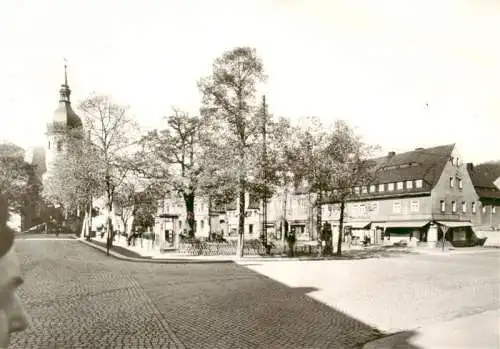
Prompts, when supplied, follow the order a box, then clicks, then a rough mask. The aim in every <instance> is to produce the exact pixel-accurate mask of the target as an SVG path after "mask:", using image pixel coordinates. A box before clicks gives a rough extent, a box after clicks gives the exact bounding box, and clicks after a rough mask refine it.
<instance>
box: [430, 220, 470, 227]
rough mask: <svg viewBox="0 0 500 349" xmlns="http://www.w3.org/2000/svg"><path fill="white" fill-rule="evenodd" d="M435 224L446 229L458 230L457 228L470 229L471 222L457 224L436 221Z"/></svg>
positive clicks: (454, 222)
mask: <svg viewBox="0 0 500 349" xmlns="http://www.w3.org/2000/svg"><path fill="white" fill-rule="evenodd" d="M436 223H437V224H441V225H444V226H446V227H448V228H459V227H472V223H471V222H457V221H450V222H446V221H436Z"/></svg>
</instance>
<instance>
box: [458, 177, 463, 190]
mask: <svg viewBox="0 0 500 349" xmlns="http://www.w3.org/2000/svg"><path fill="white" fill-rule="evenodd" d="M463 188H464V183H463V182H462V179H461V178H459V179H458V189H463Z"/></svg>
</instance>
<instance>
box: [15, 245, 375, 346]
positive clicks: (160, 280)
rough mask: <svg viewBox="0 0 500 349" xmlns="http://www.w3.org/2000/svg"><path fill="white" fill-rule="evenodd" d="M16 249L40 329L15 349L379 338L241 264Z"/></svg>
mask: <svg viewBox="0 0 500 349" xmlns="http://www.w3.org/2000/svg"><path fill="white" fill-rule="evenodd" d="M16 249H17V251H18V253H19V255H20V258H21V260H22V267H23V273H24V277H25V280H26V281H25V284H24V285H22V286H21V289H20V296H21V298H22V299H23V301H24V302H25V305H26V308H27V310H28V312H29V313H30V315H31V316H32V322H33V327H32V328H31V329H30V330H28V331H26V332H24V333H19V334H15V335H13V338H12V345H11V346H10V347H9V348H19V349H20V348H23V349H26V348H37V349H38V348H40V349H41V348H93V349H94V348H231V349H233V348H271V349H273V348H276V349H277V348H359V347H360V346H361V344H363V343H366V342H368V341H371V340H374V339H376V338H378V337H380V335H381V334H380V332H378V331H377V330H376V329H374V328H373V327H370V326H367V325H365V324H364V323H362V322H360V321H358V320H356V319H354V318H352V317H350V316H348V315H346V314H344V313H342V312H339V311H337V310H335V309H333V308H331V307H327V306H325V305H323V304H322V303H320V302H317V301H315V300H314V299H312V298H310V297H308V296H306V295H305V294H306V293H308V292H311V291H314V289H310V288H290V287H287V286H285V285H283V284H280V283H277V282H275V281H273V280H271V279H269V278H267V277H265V276H262V275H260V274H258V273H256V272H254V271H252V270H250V269H248V268H246V267H242V266H239V265H236V264H170V265H169V264H149V263H132V262H125V261H121V260H117V259H114V258H112V257H106V256H105V255H104V254H103V253H102V252H100V251H97V250H95V249H93V248H91V247H88V246H86V245H84V244H82V243H81V242H79V241H77V240H57V239H47V240H43V239H42V240H40V239H39V240H30V239H22V240H18V241H17V242H16ZM287 264H288V263H287Z"/></svg>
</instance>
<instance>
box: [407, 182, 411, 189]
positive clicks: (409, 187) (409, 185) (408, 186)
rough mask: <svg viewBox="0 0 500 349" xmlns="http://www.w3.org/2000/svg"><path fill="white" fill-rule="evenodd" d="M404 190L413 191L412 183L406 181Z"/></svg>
mask: <svg viewBox="0 0 500 349" xmlns="http://www.w3.org/2000/svg"><path fill="white" fill-rule="evenodd" d="M406 189H413V181H406Z"/></svg>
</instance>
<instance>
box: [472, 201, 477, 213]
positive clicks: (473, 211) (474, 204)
mask: <svg viewBox="0 0 500 349" xmlns="http://www.w3.org/2000/svg"><path fill="white" fill-rule="evenodd" d="M471 209H472V213H476V203H475V202H472V207H471Z"/></svg>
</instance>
